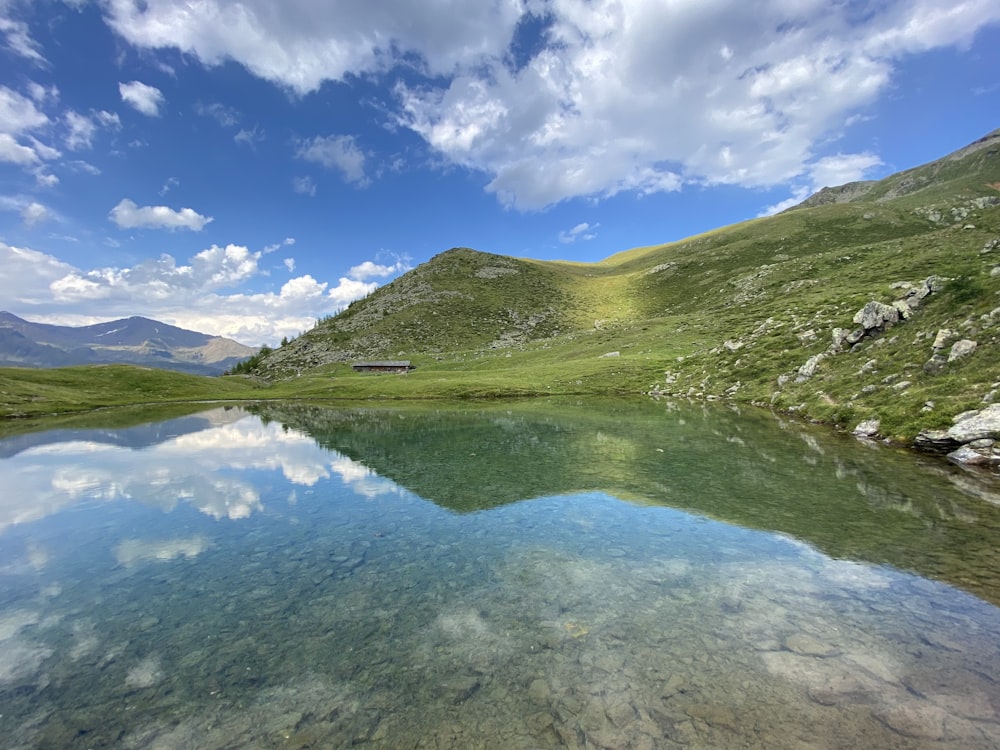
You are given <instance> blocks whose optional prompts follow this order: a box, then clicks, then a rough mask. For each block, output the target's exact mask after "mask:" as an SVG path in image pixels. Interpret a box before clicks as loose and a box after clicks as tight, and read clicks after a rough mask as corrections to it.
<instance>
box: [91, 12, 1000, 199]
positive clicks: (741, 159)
mask: <svg viewBox="0 0 1000 750" xmlns="http://www.w3.org/2000/svg"><path fill="white" fill-rule="evenodd" d="M105 8H106V15H107V18H108V22H109V23H110V24H111V25H112V27H113V28H114V29H115V30H116V31H117V32H118V33H119V34H120V35H121V36H122V37H123V38H124V39H126V40H127V41H128V42H129V43H131V44H133V45H135V46H136V47H139V48H142V49H166V48H171V49H177V50H180V51H182V52H184V53H186V54H188V55H191V56H192V57H194V58H195V59H197V60H200V61H201V62H202V63H203V64H206V65H218V64H221V63H223V62H225V61H229V60H233V61H236V62H237V63H239V64H241V65H243V66H245V67H246V68H247V69H248V70H249V71H251V72H252V73H254V74H255V75H257V76H259V77H261V78H263V79H266V80H269V81H273V82H275V83H276V84H278V85H280V86H282V87H285V88H287V89H290V90H292V91H294V92H296V93H298V94H306V93H309V92H311V91H315V90H317V89H318V88H319V86H320V85H321V84H322V83H323V82H324V81H342V80H344V79H345V77H347V76H349V75H355V76H364V75H373V76H381V75H384V74H385V73H386V72H387V71H389V70H390V69H391V68H392V67H393V66H396V65H402V66H405V67H406V68H407V69H408V70H409V71H410V72H411V73H416V74H417V75H421V74H422V75H423V76H424V79H423V80H424V84H423V85H415V84H412V83H411V84H410V85H409V86H399V87H398V89H397V98H396V102H395V106H397V107H398V111H397V112H396V116H395V120H394V124H395V125H401V126H403V127H407V128H409V129H411V130H412V131H413V132H415V133H417V134H418V135H419V136H420V137H422V138H423V139H424V140H425V141H426V142H427V143H428V144H429V145H430V146H431V147H432V148H433V149H434V150H435V151H436V152H437V153H438V154H439V155H440V157H442V161H443V162H444V163H445V164H446V165H447V164H452V165H460V166H462V167H465V168H468V169H471V170H476V171H479V172H482V173H483V174H484V175H486V176H487V180H488V185H487V190H488V191H490V192H492V193H494V194H495V195H496V196H497V197H498V198H499V200H501V201H502V202H503V203H504V204H506V205H509V206H514V207H518V208H521V209H537V208H542V207H545V206H547V205H551V204H553V203H558V202H559V201H562V200H566V199H569V198H573V197H581V196H586V197H606V196H611V195H615V194H616V193H620V192H623V191H628V192H634V193H638V194H648V193H656V192H663V191H671V190H678V189H680V188H681V187H682V186H683V185H684V184H690V183H695V184H729V185H739V186H744V187H770V186H774V185H776V184H781V183H785V182H788V181H791V180H802V179H804V178H808V175H809V172H810V169H811V168H812V167H813V166H814V165H816V164H817V160H818V159H820V158H821V157H823V156H824V151H825V149H826V148H827V146H828V144H829V143H830V142H831V137H832V136H834V135H836V133H837V132H838V131H839V130H840V128H841V127H842V125H843V123H844V122H845V121H847V120H848V118H850V117H853V116H857V115H859V114H863V111H864V110H865V109H866V108H868V107H870V106H871V105H872V104H873V103H874V102H875V101H876V100H877V99H878V98H879V97H880V96H882V95H883V94H885V92H887V91H888V90H889V88H890V86H891V83H892V79H893V75H894V73H895V68H896V66H897V64H898V63H899V62H900V61H901V60H903V59H905V58H906V57H908V56H911V55H915V54H920V53H923V52H926V51H928V50H932V49H938V48H942V47H953V46H954V47H959V48H961V47H963V46H967V45H968V44H969V43H970V42H971V40H972V39H973V37H974V35H975V34H976V33H977V31H978V30H979V29H981V28H983V27H984V26H986V25H989V24H992V23H996V22H998V21H1000V3H998V2H997V0H953V1H952V2H947V3H942V2H940V0H885V1H884V2H880V3H869V4H864V3H856V2H836V3H829V2H820V0H759V2H754V3H747V2H741V1H740V0H673V1H672V2H669V3H666V2H663V0H590V1H589V2H583V1H582V0H494V1H493V2H488V3H469V2H466V1H465V0H435V1H434V3H433V7H428V6H426V5H425V4H420V3H412V2H403V0H386V2H381V3H353V2H348V1H347V0H331V2H328V3H316V2H314V1H313V0H282V1H281V2H278V1H277V0H238V1H237V0H200V1H199V2H198V3H189V2H181V0H107V3H106V5H105ZM528 14H534V19H535V21H536V23H535V24H534V26H535V27H537V26H539V25H542V26H544V30H543V31H542V32H541V37H540V38H538V39H531V40H527V41H528V42H530V44H529V45H528V46H527V47H526V46H525V45H524V44H523V42H525V39H523V38H521V37H520V36H519V34H520V31H519V23H520V22H521V21H523V20H524V19H526V18H527V17H528ZM542 18H544V19H545V21H544V22H541V23H540V22H538V19H542ZM528 47H530V52H531V55H527V54H526V53H525V52H524V50H525V49H528ZM408 78H409V80H410V81H414V80H417V79H416V77H415V76H413V75H411V76H409V77H408ZM344 138H346V136H329V137H327V138H319V139H313V140H312V141H306V142H304V143H303V144H300V154H299V155H300V156H302V157H303V158H308V159H312V160H314V161H318V162H320V163H324V164H325V165H326V166H328V167H330V168H333V169H337V170H340V171H341V172H342V173H344V175H345V178H346V179H347V180H348V181H349V182H353V183H355V184H363V183H364V181H365V180H366V175H365V167H364V155H363V154H362V153H361V152H360V150H358V149H357V145H356V144H354V143H353V141H345V140H340V139H344ZM306 192H307V193H308V191H306Z"/></svg>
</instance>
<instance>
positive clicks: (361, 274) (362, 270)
mask: <svg viewBox="0 0 1000 750" xmlns="http://www.w3.org/2000/svg"><path fill="white" fill-rule="evenodd" d="M408 270H410V266H409V265H408V264H407V263H406V261H405V260H403V259H400V260H397V261H396V262H395V263H393V264H392V265H388V266H386V265H382V264H380V263H374V262H372V261H370V260H366V261H365V262H364V263H359V264H358V265H356V266H352V267H351V270H349V271H348V272H347V275H348V276H350V277H351V278H352V279H357V280H358V281H366V280H368V279H371V278H379V279H384V278H385V277H386V276H391V275H392V274H394V273H402V272H403V271H408Z"/></svg>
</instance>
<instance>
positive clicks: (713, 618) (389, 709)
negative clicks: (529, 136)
mask: <svg viewBox="0 0 1000 750" xmlns="http://www.w3.org/2000/svg"><path fill="white" fill-rule="evenodd" d="M259 411H260V412H261V417H262V418H258V417H257V416H252V415H248V414H247V413H245V412H241V411H239V410H229V411H222V410H216V411H213V412H209V413H207V414H206V415H203V416H202V417H200V418H187V419H185V420H179V421H177V422H167V423H163V424H161V425H160V426H159V427H158V428H157V429H156V430H152V429H150V428H148V427H147V428H141V429H142V436H143V437H142V439H141V440H140V439H133V438H135V437H136V436H135V435H133V436H131V437H130V436H129V435H124V436H123V435H120V434H119V435H117V436H114V437H113V438H111V439H103V440H99V439H96V438H95V439H93V440H88V439H87V438H88V436H87V435H86V434H82V433H79V432H75V433H74V434H72V435H65V434H64V435H62V436H61V437H59V439H58V442H55V443H49V444H45V443H44V441H43V440H42V439H41V438H39V437H35V438H33V440H32V441H31V444H30V445H28V444H24V443H22V444H21V445H20V447H19V448H17V449H16V450H13V449H10V446H7V447H6V448H7V450H8V452H7V454H6V455H7V456H8V458H7V459H6V460H4V461H2V462H0V481H2V482H3V485H4V487H5V488H10V489H11V492H10V493H9V494H5V496H4V499H3V501H2V502H0V520H2V526H0V705H2V706H3V710H2V711H0V736H3V737H4V738H5V742H6V743H7V744H8V745H9V746H12V747H24V748H36V747H37V748H47V747H60V748H88V747H109V746H115V747H123V748H181V747H199V748H229V747H252V748H253V747H260V748H271V747H275V748H276V747H295V748H306V747H344V746H355V745H356V746H371V747H453V748H476V747H483V748H541V747H571V748H572V747H576V748H584V747H606V748H630V747H631V748H681V747H693V748H715V747H760V748H793V747H794V748H801V747H809V748H844V747H899V748H904V747H905V748H925V747H926V748H956V749H957V748H963V749H964V748H984V749H985V748H993V747H997V746H998V745H1000V689H998V688H1000V654H998V652H997V649H996V643H997V642H1000V610H998V609H997V608H996V607H995V606H994V605H993V604H990V603H989V602H988V601H987V600H989V599H991V598H992V597H993V595H994V594H995V592H997V591H998V590H1000V587H998V583H997V581H998V578H1000V570H998V567H997V564H996V558H995V556H994V555H995V553H994V552H993V550H996V549H997V548H998V547H1000V544H998V542H1000V533H998V529H1000V524H998V515H1000V509H998V508H996V507H994V506H992V505H990V504H989V503H984V502H982V501H981V500H979V499H978V498H975V497H970V496H968V495H965V494H962V493H960V492H958V491H957V490H956V489H955V487H954V485H953V483H952V481H951V479H950V475H949V474H947V473H943V474H942V473H941V471H940V470H938V469H937V468H934V467H930V466H928V467H922V466H920V465H917V464H915V463H914V462H913V460H912V459H911V457H908V456H901V455H896V454H893V453H891V452H887V451H878V452H872V451H870V450H868V449H866V448H864V447H860V446H858V445H856V444H854V443H852V442H844V441H839V440H836V439H833V438H831V437H830V436H828V435H825V434H824V433H822V432H814V431H811V430H808V429H807V428H804V427H802V426H798V425H794V424H779V425H775V424H774V422H773V421H772V420H770V418H762V417H760V416H759V415H752V414H751V415H742V416H740V415H736V414H733V413H730V412H726V411H717V410H716V411H701V410H694V409H678V410H676V411H667V410H666V409H665V408H664V407H663V406H662V405H661V406H655V405H649V404H635V405H632V404H623V403H615V404H611V405H602V404H600V403H596V402H587V403H586V404H580V405H573V404H566V403H556V404H551V405H541V406H539V405H531V406H528V405H520V406H518V407H516V408H508V407H502V408H496V409H489V410H485V411H484V410H477V411H475V412H473V411H466V410H433V411H428V410H413V409H393V410H378V409H369V410H324V409H310V408H305V407H302V406H289V405H285V406H281V407H277V406H273V405H269V406H267V407H266V408H264V407H261V408H260V409H259ZM154 433H155V434H156V435H157V437H156V438H155V439H149V436H151V435H154ZM3 449H4V446H3V445H2V443H0V453H2V451H3ZM529 498H531V501H530V502H515V501H522V500H526V499H529ZM623 499H625V500H627V501H628V502H623V501H622V500H623ZM428 500H433V501H434V502H433V503H431V502H427V501H428ZM477 510H478V511H479V512H471V511H477ZM456 511H458V512H456ZM713 519H716V520H713ZM720 520H724V521H726V522H725V523H721V522H719V521H720ZM886 562H891V563H892V565H886V564H884V563H886ZM912 571H917V572H920V573H922V575H914V574H913V573H912ZM963 589H964V590H963ZM970 592H973V593H975V594H977V596H973V595H972V593H970ZM994 601H995V599H994Z"/></svg>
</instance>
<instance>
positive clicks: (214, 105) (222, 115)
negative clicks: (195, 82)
mask: <svg viewBox="0 0 1000 750" xmlns="http://www.w3.org/2000/svg"><path fill="white" fill-rule="evenodd" d="M194 111H195V112H197V113H198V114H199V115H202V116H203V117H211V118H212V119H213V120H215V121H216V122H217V123H219V125H221V126H222V127H224V128H231V127H233V126H235V125H237V124H239V121H240V113H239V112H237V111H236V110H235V109H233V108H232V107H227V106H226V105H225V104H220V103H219V102H210V103H208V104H205V103H204V102H197V103H196V104H195V105H194Z"/></svg>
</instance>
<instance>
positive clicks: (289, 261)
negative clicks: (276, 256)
mask: <svg viewBox="0 0 1000 750" xmlns="http://www.w3.org/2000/svg"><path fill="white" fill-rule="evenodd" d="M282 262H283V263H284V264H285V268H287V269H288V272H289V273H292V272H293V271H294V270H295V258H285V259H284V261H282Z"/></svg>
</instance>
